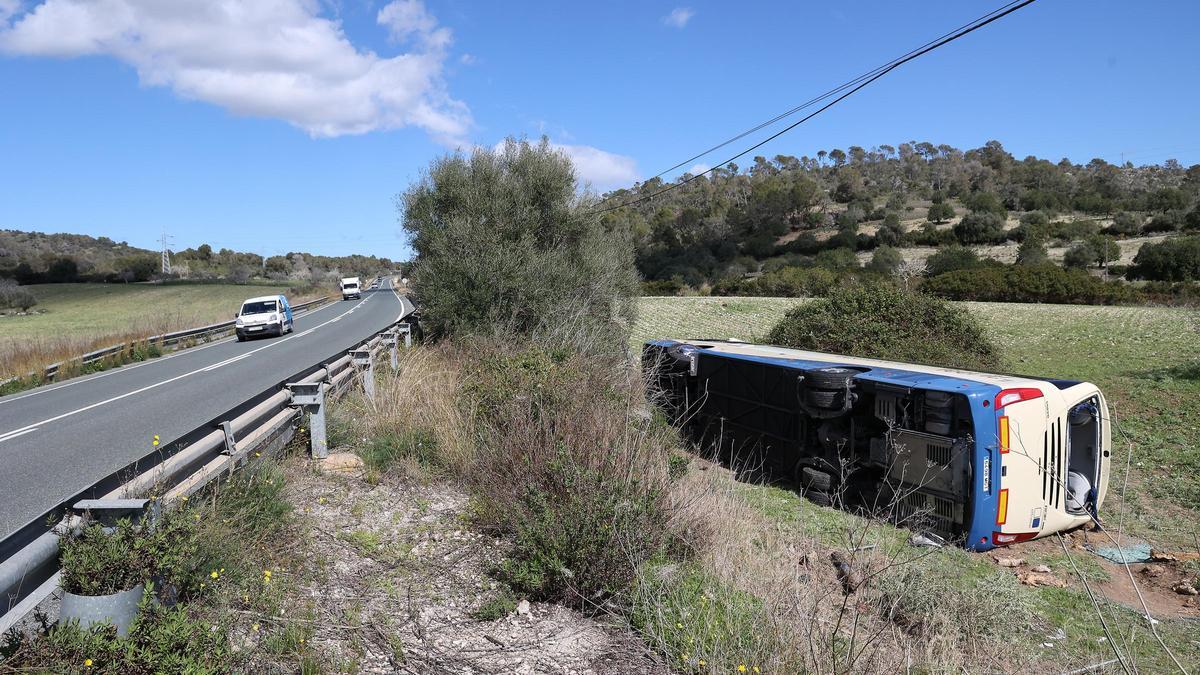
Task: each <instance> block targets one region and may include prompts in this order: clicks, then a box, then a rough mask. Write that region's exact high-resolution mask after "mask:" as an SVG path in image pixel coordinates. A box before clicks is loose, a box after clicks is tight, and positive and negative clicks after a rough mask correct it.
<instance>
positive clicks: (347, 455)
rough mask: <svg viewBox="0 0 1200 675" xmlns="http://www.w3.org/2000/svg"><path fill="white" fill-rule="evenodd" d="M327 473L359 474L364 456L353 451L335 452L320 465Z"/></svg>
mask: <svg viewBox="0 0 1200 675" xmlns="http://www.w3.org/2000/svg"><path fill="white" fill-rule="evenodd" d="M318 466H320V467H321V470H322V471H324V472H325V473H343V474H357V473H359V472H361V471H362V466H363V462H362V458H361V457H359V456H358V455H356V454H354V453H352V452H334V453H331V454H330V455H329V456H328V457H326V458H325V459H323V460H321V463H320V464H319V465H318Z"/></svg>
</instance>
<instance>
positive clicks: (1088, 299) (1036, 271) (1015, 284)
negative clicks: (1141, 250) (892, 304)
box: [921, 263, 1137, 305]
mask: <svg viewBox="0 0 1200 675" xmlns="http://www.w3.org/2000/svg"><path fill="white" fill-rule="evenodd" d="M921 291H922V292H924V293H928V294H930V295H934V296H937V297H940V298H946V299H948V300H983V301H990V302H1053V303H1063V304H1080V305H1088V304H1094V305H1109V304H1117V303H1123V302H1132V301H1134V300H1136V299H1137V293H1136V291H1135V290H1134V289H1133V288H1132V287H1131V286H1129V285H1127V284H1125V283H1122V282H1120V281H1108V282H1106V281H1103V280H1101V279H1098V278H1096V277H1093V276H1091V275H1090V274H1088V273H1087V272H1084V271H1083V270H1066V269H1063V268H1061V267H1058V266H1057V265H1054V264H1052V263H1045V264H1041V265H1015V266H1012V267H1007V266H989V267H984V268H979V269H973V270H957V271H953V272H947V273H945V274H939V275H938V276H935V277H933V278H931V279H927V280H926V281H925V283H924V284H922V286H921Z"/></svg>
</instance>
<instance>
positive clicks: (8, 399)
mask: <svg viewBox="0 0 1200 675" xmlns="http://www.w3.org/2000/svg"><path fill="white" fill-rule="evenodd" d="M337 306H338V303H337V302H330V303H329V304H327V305H321V306H320V307H318V308H316V309H311V310H308V311H306V312H305V313H304V314H301V315H300V316H301V317H309V316H312V315H313V314H316V313H317V312H319V311H321V310H323V309H329V308H330V307H337ZM314 330H316V328H315V327H314V328H309V329H308V330H306V331H304V332H303V333H300V335H307V334H309V333H311V332H313V331H314ZM300 335H297V336H296V337H300ZM232 340H233V336H232V335H231V336H229V337H227V338H221V339H220V340H215V341H213V342H210V343H208V344H205V345H203V346H200V347H188V348H187V349H180V350H179V351H176V352H174V353H172V354H167V355H166V356H160V357H158V358H154V359H149V360H147V361H142V362H141V363H132V364H128V365H124V366H120V367H119V368H112V369H110V370H106V371H104V372H102V373H95V374H93V375H85V376H83V377H73V378H71V379H70V380H67V381H66V382H59V383H55V384H47V385H43V386H40V387H37V388H36V389H34V390H33V391H28V392H25V393H22V394H13V395H11V396H4V397H0V405H4V404H5V403H12V402H13V401H20V400H21V399H26V398H29V397H30V396H37V395H39V394H45V393H46V392H50V391H58V390H59V389H63V388H65V387H71V386H74V385H77V384H83V383H84V382H91V381H92V380H98V379H100V378H102V377H108V376H109V375H116V374H118V373H127V372H129V371H131V370H136V369H138V368H141V367H143V366H152V365H154V364H156V363H162V362H163V361H169V360H171V359H173V358H175V357H177V356H185V355H187V354H195V353H196V352H201V351H204V350H205V349H208V348H209V347H216V346H218V345H223V344H225V343H226V342H231V341H232Z"/></svg>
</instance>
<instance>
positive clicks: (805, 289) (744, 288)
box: [712, 267, 851, 298]
mask: <svg viewBox="0 0 1200 675" xmlns="http://www.w3.org/2000/svg"><path fill="white" fill-rule="evenodd" d="M850 278H851V277H849V276H848V275H845V274H838V273H836V272H833V271H831V270H828V269H825V268H822V267H784V268H783V269H779V270H775V271H773V272H767V273H766V274H763V275H762V276H759V277H757V278H754V279H723V280H721V281H719V282H717V284H716V285H714V286H713V289H712V294H713V295H730V296H754V297H767V298H804V297H821V296H824V295H828V294H829V292H830V291H832V290H833V289H834V288H836V287H838V286H840V285H842V284H844V283H846V281H848V280H849V279H850Z"/></svg>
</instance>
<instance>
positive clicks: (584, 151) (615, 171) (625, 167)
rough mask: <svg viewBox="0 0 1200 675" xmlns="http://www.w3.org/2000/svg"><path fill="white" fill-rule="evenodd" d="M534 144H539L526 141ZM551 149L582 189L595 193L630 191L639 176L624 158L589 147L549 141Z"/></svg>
mask: <svg viewBox="0 0 1200 675" xmlns="http://www.w3.org/2000/svg"><path fill="white" fill-rule="evenodd" d="M529 142H530V143H533V144H536V143H538V142H539V141H529ZM504 143H505V141H500V142H498V143H496V144H495V145H494V146H492V149H493V150H496V151H500V150H503V149H504ZM548 143H549V144H550V147H551V148H552V149H554V150H556V151H558V152H561V153H563V154H564V155H566V156H567V157H569V158H570V159H571V163H572V164H574V165H575V175H576V177H577V178H578V179H579V181H580V183H581V184H582V185H587V186H590V187H591V188H593V189H595V190H601V191H607V190H612V189H614V188H621V187H629V186H630V185H631V184H633V183H634V182H635V181H637V180H638V179H639V178H640V177H641V174H640V173H639V172H638V168H637V160H635V159H634V158H632V157H628V156H626V155H618V154H615V153H611V152H608V151H605V150H601V149H599V148H594V147H592V146H590V145H571V144H567V143H555V142H553V141H548Z"/></svg>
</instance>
